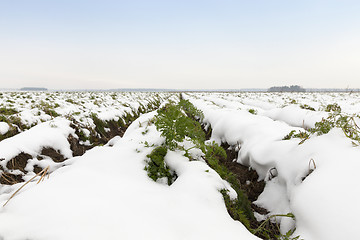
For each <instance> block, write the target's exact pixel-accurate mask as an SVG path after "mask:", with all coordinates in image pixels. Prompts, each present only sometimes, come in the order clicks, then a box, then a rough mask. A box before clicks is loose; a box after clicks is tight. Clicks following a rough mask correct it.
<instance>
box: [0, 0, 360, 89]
mask: <svg viewBox="0 0 360 240" xmlns="http://www.w3.org/2000/svg"><path fill="white" fill-rule="evenodd" d="M0 83H1V85H0V88H21V87H29V86H31V87H46V88H49V89H79V88H86V89H98V88H101V89H109V88H178V89H241V88H268V87H271V86H283V85H301V86H303V87H306V88H348V87H349V88H360V1H358V0H353V1H348V0H338V1H334V0H323V1H320V0H301V1H300V0H298V1H292V0H291V1H290V0H247V1H241V0H232V1H231V0H218V1H214V0H204V1H197V0H178V1H172V0H167V1H165V0H163V1H152V0H128V1H121V0H118V1H115V0H0Z"/></svg>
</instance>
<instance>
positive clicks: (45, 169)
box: [3, 166, 50, 207]
mask: <svg viewBox="0 0 360 240" xmlns="http://www.w3.org/2000/svg"><path fill="white" fill-rule="evenodd" d="M49 168H50V166H47V167H46V168H44V169H43V170H42V171H41V172H39V173H38V174H36V175H35V176H33V177H32V178H31V179H29V180H28V181H27V182H26V183H24V184H23V185H22V186H21V187H20V188H19V189H18V190H16V191H15V192H14V193H13V194H12V195H11V197H10V198H9V199H8V200H7V201H6V203H5V204H4V205H3V207H5V205H6V204H7V203H8V202H9V201H10V199H12V198H13V197H14V196H15V194H16V193H18V192H19V191H20V190H21V189H22V188H23V187H25V185H26V184H28V183H29V182H30V181H32V180H33V179H34V178H36V177H37V176H40V175H41V178H40V180H41V179H43V178H44V176H45V174H46V173H47V171H48V170H49ZM40 180H39V181H38V182H37V183H39V182H40Z"/></svg>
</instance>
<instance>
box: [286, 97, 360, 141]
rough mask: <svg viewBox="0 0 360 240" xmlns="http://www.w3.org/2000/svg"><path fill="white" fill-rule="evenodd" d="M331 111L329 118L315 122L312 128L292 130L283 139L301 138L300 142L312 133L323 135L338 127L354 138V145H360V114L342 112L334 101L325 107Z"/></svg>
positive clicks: (347, 135)
mask: <svg viewBox="0 0 360 240" xmlns="http://www.w3.org/2000/svg"><path fill="white" fill-rule="evenodd" d="M325 110H326V111H327V112H329V116H328V117H327V118H323V119H322V120H321V121H319V122H316V123H315V127H313V128H310V129H304V130H303V131H302V130H300V131H298V132H296V131H295V130H292V131H291V132H290V133H289V134H287V135H286V136H285V137H284V138H283V140H289V139H291V138H300V139H301V141H300V144H302V143H303V142H304V141H305V140H307V139H309V138H310V136H311V135H317V136H320V135H323V134H327V133H328V132H330V130H331V129H333V128H335V127H337V128H340V129H342V131H343V132H344V134H345V136H346V137H348V138H350V139H352V140H353V144H354V146H359V145H360V128H359V126H358V125H357V123H356V120H355V119H356V118H358V119H359V116H358V115H348V114H344V113H342V112H341V107H340V106H339V105H338V104H336V103H334V104H329V105H327V106H326V109H325Z"/></svg>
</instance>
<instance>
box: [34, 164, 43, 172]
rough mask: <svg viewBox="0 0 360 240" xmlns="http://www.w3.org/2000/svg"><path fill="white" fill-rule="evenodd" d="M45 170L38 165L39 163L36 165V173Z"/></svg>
mask: <svg viewBox="0 0 360 240" xmlns="http://www.w3.org/2000/svg"><path fill="white" fill-rule="evenodd" d="M42 170H43V168H42V167H40V166H38V165H34V173H35V174H38V173H39V172H41V171H42Z"/></svg>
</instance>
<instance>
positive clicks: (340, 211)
mask: <svg viewBox="0 0 360 240" xmlns="http://www.w3.org/2000/svg"><path fill="white" fill-rule="evenodd" d="M190 100H191V102H192V103H193V104H194V105H195V106H196V107H197V108H198V109H200V110H202V111H203V113H204V116H205V118H204V121H205V122H206V123H208V124H210V125H211V127H212V131H213V132H212V137H211V139H210V141H212V140H214V141H217V142H220V141H222V142H227V143H229V144H230V145H236V144H240V151H239V154H238V159H237V161H238V162H239V163H242V164H245V165H248V166H250V167H252V168H254V169H255V170H256V171H257V172H258V173H259V175H260V177H261V178H263V179H265V181H266V187H265V190H264V192H263V193H262V194H261V195H260V196H259V198H258V200H257V201H256V202H255V203H256V204H257V205H259V206H261V207H264V208H266V209H268V210H269V211H270V215H272V214H286V213H288V212H292V213H294V214H295V217H296V222H293V221H292V219H291V218H278V221H280V223H281V230H282V232H283V233H285V232H286V231H288V230H289V229H291V228H292V227H294V226H295V227H296V232H295V233H294V236H296V235H300V236H301V238H303V239H306V240H329V239H330V240H331V239H333V240H337V239H354V238H356V236H357V235H358V233H357V230H356V229H357V227H356V224H357V218H358V217H357V216H358V214H360V207H359V204H357V203H358V202H360V189H359V188H358V187H357V181H358V177H357V172H358V170H359V169H360V161H359V159H360V149H359V147H353V144H352V142H351V139H349V138H347V137H346V136H345V135H344V133H343V131H342V130H341V129H337V128H334V129H332V130H331V131H330V132H329V133H328V134H325V135H321V136H312V137H311V138H310V139H308V140H306V141H305V142H304V143H303V144H301V145H299V144H298V143H299V140H298V139H291V140H282V138H283V137H284V135H285V134H286V133H288V132H289V131H290V130H291V129H293V127H290V126H289V125H287V124H285V123H283V124H281V122H278V121H272V120H271V119H269V118H267V117H264V116H261V115H253V114H250V113H248V112H246V111H244V110H234V109H229V108H226V107H223V108H220V107H216V106H214V105H213V104H209V102H207V101H203V100H201V99H195V98H191V97H190ZM288 114H289V112H288ZM294 114H295V111H294ZM299 114H302V113H299ZM285 117H286V114H285ZM291 117H292V116H290V118H291Z"/></svg>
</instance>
